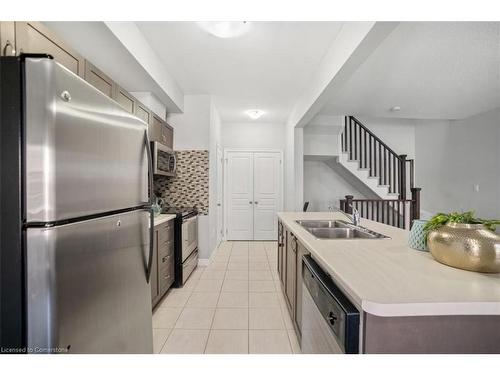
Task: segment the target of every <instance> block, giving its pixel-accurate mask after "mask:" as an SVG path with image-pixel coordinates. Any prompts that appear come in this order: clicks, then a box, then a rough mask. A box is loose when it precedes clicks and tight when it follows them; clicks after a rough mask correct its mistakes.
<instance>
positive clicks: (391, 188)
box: [337, 116, 421, 228]
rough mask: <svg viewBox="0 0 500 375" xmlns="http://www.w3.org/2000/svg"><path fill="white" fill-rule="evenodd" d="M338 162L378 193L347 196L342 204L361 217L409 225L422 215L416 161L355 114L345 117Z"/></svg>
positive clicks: (390, 223) (345, 208) (400, 225)
mask: <svg viewBox="0 0 500 375" xmlns="http://www.w3.org/2000/svg"><path fill="white" fill-rule="evenodd" d="M340 151H341V152H340V153H339V156H338V158H337V162H338V163H339V164H341V165H342V166H343V167H344V168H345V169H346V170H348V171H349V172H350V173H351V174H352V175H354V176H356V178H357V179H359V180H361V181H362V182H363V183H364V184H365V185H366V186H367V187H368V188H369V189H370V190H371V191H372V192H373V193H374V194H375V195H376V196H377V198H373V199H356V198H354V197H353V196H350V195H349V196H346V198H345V199H342V200H341V201H340V207H341V209H342V210H343V211H345V212H347V213H352V209H353V207H354V208H356V209H357V210H358V211H359V212H360V214H361V217H364V218H367V219H370V220H375V221H378V222H382V223H385V224H389V225H393V226H397V227H399V228H409V227H410V226H411V222H412V221H413V220H414V219H418V218H419V217H420V190H421V189H420V188H417V187H415V186H414V181H415V178H414V171H415V169H414V160H413V159H408V158H407V155H404V154H402V155H398V154H397V153H396V152H394V151H393V150H392V149H391V148H390V147H389V146H387V144H385V143H384V142H383V141H382V140H381V139H380V138H379V137H377V136H376V135H375V134H373V132H371V131H370V130H369V129H368V128H367V127H366V126H365V125H363V124H362V123H361V122H360V121H359V120H357V119H356V118H355V117H354V116H345V118H344V126H343V130H342V133H341V134H340Z"/></svg>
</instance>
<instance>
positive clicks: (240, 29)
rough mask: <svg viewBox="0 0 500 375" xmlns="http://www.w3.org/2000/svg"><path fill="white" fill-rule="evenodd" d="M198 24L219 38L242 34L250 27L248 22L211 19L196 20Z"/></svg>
mask: <svg viewBox="0 0 500 375" xmlns="http://www.w3.org/2000/svg"><path fill="white" fill-rule="evenodd" d="M198 25H199V26H200V27H201V28H202V29H203V30H205V31H206V32H208V33H210V34H212V35H215V36H218V37H219V38H235V37H237V36H240V35H243V34H244V33H246V32H247V31H248V30H249V29H250V22H246V21H241V22H227V21H211V22H198Z"/></svg>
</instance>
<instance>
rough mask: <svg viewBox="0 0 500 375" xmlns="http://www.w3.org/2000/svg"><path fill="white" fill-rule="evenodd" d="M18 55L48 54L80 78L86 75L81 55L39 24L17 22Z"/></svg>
mask: <svg viewBox="0 0 500 375" xmlns="http://www.w3.org/2000/svg"><path fill="white" fill-rule="evenodd" d="M15 35H16V53H17V54H20V53H47V54H49V55H52V56H53V57H54V59H55V60H56V61H57V62H58V63H60V64H61V65H63V66H65V67H66V68H68V69H69V70H71V71H72V72H73V73H75V74H78V75H79V76H80V77H83V76H84V73H85V66H84V65H85V62H84V59H83V57H82V56H81V55H79V54H78V53H77V52H76V51H74V50H73V49H71V48H70V47H69V46H68V45H66V44H65V43H64V42H63V41H62V40H61V39H60V38H59V37H58V36H56V35H55V34H54V33H52V32H51V31H50V30H49V29H48V28H47V27H45V26H44V25H42V24H41V23H39V22H15Z"/></svg>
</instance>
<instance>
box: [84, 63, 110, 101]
mask: <svg viewBox="0 0 500 375" xmlns="http://www.w3.org/2000/svg"><path fill="white" fill-rule="evenodd" d="M84 78H85V80H86V81H87V82H88V83H90V84H91V85H92V86H94V87H95V88H96V89H98V90H99V91H101V92H102V93H103V94H104V95H106V96H109V97H110V98H112V97H113V94H114V91H115V86H116V84H115V82H114V81H113V80H112V79H111V78H109V77H108V76H107V75H106V74H104V73H103V71H102V70H100V69H99V68H97V67H96V66H95V65H93V64H92V63H91V62H90V61H85V76H84Z"/></svg>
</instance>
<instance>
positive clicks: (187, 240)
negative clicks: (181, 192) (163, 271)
mask: <svg viewBox="0 0 500 375" xmlns="http://www.w3.org/2000/svg"><path fill="white" fill-rule="evenodd" d="M197 247H198V216H194V217H190V218H189V219H184V220H183V221H182V263H184V261H185V260H186V259H187V258H188V257H189V255H191V253H192V252H193V251H194V250H195V249H196V248H197Z"/></svg>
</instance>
